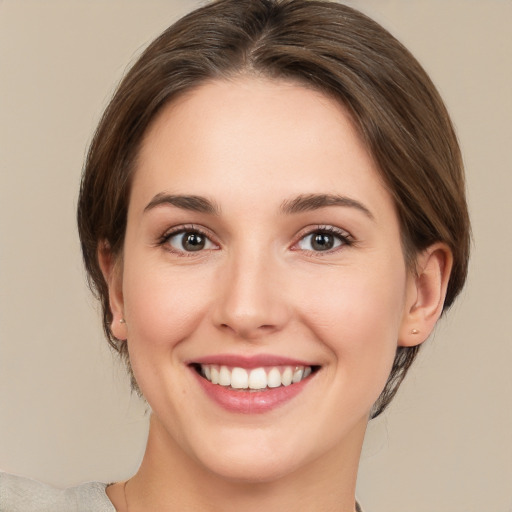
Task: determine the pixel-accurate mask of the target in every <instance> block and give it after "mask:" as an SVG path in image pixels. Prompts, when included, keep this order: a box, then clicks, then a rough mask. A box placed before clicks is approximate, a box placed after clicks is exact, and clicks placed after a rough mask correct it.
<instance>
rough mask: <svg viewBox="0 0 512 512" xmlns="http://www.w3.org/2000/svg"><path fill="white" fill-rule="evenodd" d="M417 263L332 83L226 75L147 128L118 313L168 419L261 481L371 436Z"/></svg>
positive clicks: (137, 364) (184, 443)
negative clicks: (319, 88) (407, 256)
mask: <svg viewBox="0 0 512 512" xmlns="http://www.w3.org/2000/svg"><path fill="white" fill-rule="evenodd" d="M410 279H411V277H410V276H409V275H408V272H407V270H406V266H405V263H404V258H403V254H402V248H401V244H400V230H399V222H398V218H397V215H396V212H395V209H394V205H393V202H392V199H391V197H390V194H389V193H388V191H387V190H386V188H385V187H384V185H383V184H382V182H381V180H380V179H379V176H378V172H377V170H376V167H375V164H374V163H373V161H372V159H371V157H370V156H369V154H368V152H367V150H366V148H365V146H364V145H363V143H362V141H361V140H360V138H359V136H358V134H357V132H356V131H355V129H354V127H353V124H352V122H351V120H350V117H349V116H348V114H347V113H346V111H345V110H344V109H343V108H342V107H341V106H340V105H339V104H338V103H336V102H335V101H333V100H332V99H330V98H328V97H325V96H323V95H322V94H320V93H318V92H314V91H312V90H309V89H307V88H304V87H302V86H300V85H297V84H292V83H285V82H276V81H267V80H263V79H254V78H243V79H242V78H240V79H237V80H232V81H215V82H210V83H207V84H205V85H202V86H201V87H199V88H197V89H195V90H194V91H192V92H190V93H188V94H187V95H186V96H184V97H182V98H180V99H179V100H177V101H176V102H174V103H173V104H171V105H169V106H167V107H166V108H165V109H164V110H163V111H162V112H161V113H160V114H159V116H158V117H157V119H156V120H155V121H154V123H153V124H152V125H151V127H150V128H149V130H148V132H147V134H146V137H145V139H144V142H143V145H142V148H141V151H140V155H139V161H138V167H137V170H136V173H135V176H134V181H133V185H132V191H131V198H130V203H129V212H128V223H127V232H126V239H125V245H124V254H123V265H122V270H121V271H120V272H119V274H118V276H117V277H116V279H115V280H114V284H113V285H112V289H111V296H112V297H111V301H112V309H113V313H114V323H113V329H114V334H115V335H116V336H118V337H120V338H127V339H128V347H129V353H130V358H131V363H132V366H133V371H134V374H135V377H136V379H137V382H138V384H139V386H140V388H141V390H142V392H143V394H144V396H145V397H146V399H147V400H148V402H149V404H150V405H151V408H152V410H153V415H154V421H155V423H156V424H158V425H159V431H160V434H159V435H160V436H164V437H165V438H166V443H167V445H168V446H173V447H175V449H176V450H179V451H180V452H181V453H184V454H186V456H187V457H189V458H190V460H193V461H194V462H195V463H197V465H198V466H201V467H203V468H207V469H208V470H210V471H213V472H214V473H216V474H218V475H221V476H224V477H227V478H235V479H245V480H259V481H262V480H269V479H272V478H278V477H281V476H283V475H286V474H289V473H292V472H294V471H298V470H301V469H303V468H306V467H308V465H309V467H313V465H314V464H315V465H318V464H321V465H322V464H324V465H325V466H326V467H327V466H329V464H331V465H332V464H334V462H333V461H335V460H338V462H339V459H340V457H342V456H343V455H345V456H346V455H347V454H348V453H349V452H350V451H351V450H353V448H354V445H357V444H358V443H359V445H360V442H361V440H362V437H363V435H364V429H365V425H366V421H367V417H368V414H369V411H370V409H371V406H372V404H373V402H374V401H375V400H376V399H377V397H378V395H379V394H380V392H381V390H382V388H383V387H384V384H385V382H386V379H387V377H388V375H389V372H390V369H391V365H392V362H393V358H394V354H395V351H396V347H397V339H398V337H399V331H400V329H401V326H402V323H403V318H404V311H405V310H406V307H407V306H406V305H407V303H408V301H409V298H408V293H409V292H408V290H410V289H411V286H410ZM121 317H124V318H125V319H126V324H120V323H119V321H118V320H119V318H121ZM150 435H151V434H150ZM359 447H360V446H359ZM248 461H250V464H248Z"/></svg>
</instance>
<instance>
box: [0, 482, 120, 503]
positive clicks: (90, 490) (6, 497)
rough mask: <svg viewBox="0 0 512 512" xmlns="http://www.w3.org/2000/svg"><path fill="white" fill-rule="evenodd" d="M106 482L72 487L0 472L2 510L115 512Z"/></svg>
mask: <svg viewBox="0 0 512 512" xmlns="http://www.w3.org/2000/svg"><path fill="white" fill-rule="evenodd" d="M105 488H106V484H102V483H99V482H89V483H86V484H82V485H79V486H77V487H70V488H68V489H56V488H55V487H51V486H49V485H46V484H43V483H41V482H37V481H36V480H31V479H29V478H22V477H19V476H15V475H9V474H7V473H0V510H1V511H2V512H86V511H87V512H115V508H114V506H113V505H112V503H111V502H110V500H109V499H108V497H107V495H106V493H105Z"/></svg>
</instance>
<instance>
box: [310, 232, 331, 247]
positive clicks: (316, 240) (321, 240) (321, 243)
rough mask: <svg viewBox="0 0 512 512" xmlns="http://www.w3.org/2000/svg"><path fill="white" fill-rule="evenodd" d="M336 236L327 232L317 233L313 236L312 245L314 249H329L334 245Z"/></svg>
mask: <svg viewBox="0 0 512 512" xmlns="http://www.w3.org/2000/svg"><path fill="white" fill-rule="evenodd" d="M334 243H335V239H334V236H333V235H331V234H327V233H315V234H314V235H312V236H311V247H312V249H313V250H314V251H328V250H329V249H332V248H333V247H334Z"/></svg>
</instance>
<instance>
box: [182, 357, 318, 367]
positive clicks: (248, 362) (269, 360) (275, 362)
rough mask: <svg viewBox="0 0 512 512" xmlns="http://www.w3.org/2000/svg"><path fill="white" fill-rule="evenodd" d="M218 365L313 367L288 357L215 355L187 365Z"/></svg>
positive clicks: (311, 364)
mask: <svg viewBox="0 0 512 512" xmlns="http://www.w3.org/2000/svg"><path fill="white" fill-rule="evenodd" d="M192 363H196V364H218V365H219V366H221V365H225V366H230V367H235V366H238V367H240V368H259V367H261V366H314V363H311V362H306V361H301V360H299V359H291V358H289V357H283V356H276V355H271V354H258V355H254V356H242V355H236V354H216V355H211V356H204V357H200V358H199V359H194V360H193V361H188V364H192Z"/></svg>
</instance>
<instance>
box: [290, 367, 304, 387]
mask: <svg viewBox="0 0 512 512" xmlns="http://www.w3.org/2000/svg"><path fill="white" fill-rule="evenodd" d="M302 375H304V368H301V367H300V366H297V367H296V368H295V371H294V372H293V378H292V382H293V383H294V384H296V383H297V382H300V381H301V380H302Z"/></svg>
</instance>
